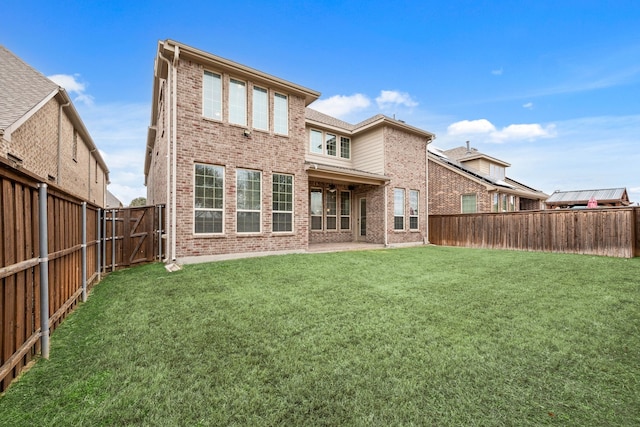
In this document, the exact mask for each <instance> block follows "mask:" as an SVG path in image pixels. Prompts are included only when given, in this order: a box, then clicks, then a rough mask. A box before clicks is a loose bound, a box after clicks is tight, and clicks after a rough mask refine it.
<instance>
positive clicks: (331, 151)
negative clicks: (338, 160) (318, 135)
mask: <svg viewBox="0 0 640 427" xmlns="http://www.w3.org/2000/svg"><path fill="white" fill-rule="evenodd" d="M324 141H325V146H326V147H327V154H328V155H330V156H335V155H336V151H337V150H336V144H337V142H336V136H335V135H332V134H330V133H325V134H324Z"/></svg>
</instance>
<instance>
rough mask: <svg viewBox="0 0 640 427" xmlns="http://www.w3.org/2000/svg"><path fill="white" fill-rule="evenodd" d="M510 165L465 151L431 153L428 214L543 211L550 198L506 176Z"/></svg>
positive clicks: (433, 150) (469, 149) (460, 148)
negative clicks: (546, 201) (545, 202)
mask: <svg viewBox="0 0 640 427" xmlns="http://www.w3.org/2000/svg"><path fill="white" fill-rule="evenodd" d="M509 166H511V165H510V164H509V163H507V162H505V161H502V160H499V159H496V158H495V157H491V156H489V155H487V154H484V153H481V152H479V151H478V150H477V149H476V148H473V147H471V146H470V144H469V142H467V144H466V147H456V148H452V149H450V150H446V151H442V150H438V149H436V148H431V147H430V151H429V214H430V215H447V214H459V213H476V212H478V213H487V212H514V211H521V210H537V209H544V201H545V200H546V199H547V197H548V195H547V194H545V193H543V192H542V191H538V190H536V189H534V188H531V187H529V186H526V185H524V184H522V183H520V182H518V181H515V180H513V179H511V178H509V177H507V176H506V169H507V168H508V167H509Z"/></svg>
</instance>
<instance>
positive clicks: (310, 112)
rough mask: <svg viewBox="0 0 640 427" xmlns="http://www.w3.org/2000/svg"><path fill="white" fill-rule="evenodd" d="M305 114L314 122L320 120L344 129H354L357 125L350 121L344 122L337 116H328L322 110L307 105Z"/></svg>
mask: <svg viewBox="0 0 640 427" xmlns="http://www.w3.org/2000/svg"><path fill="white" fill-rule="evenodd" d="M304 116H305V118H306V119H307V120H313V121H314V122H320V123H323V124H325V125H329V126H334V127H338V128H341V129H344V130H348V131H352V130H353V129H354V128H355V126H353V125H352V124H350V123H347V122H344V121H342V120H340V119H336V118H335V117H331V116H328V115H326V114H324V113H321V112H320V111H316V110H314V109H313V108H309V107H307V108H306V109H305V112H304Z"/></svg>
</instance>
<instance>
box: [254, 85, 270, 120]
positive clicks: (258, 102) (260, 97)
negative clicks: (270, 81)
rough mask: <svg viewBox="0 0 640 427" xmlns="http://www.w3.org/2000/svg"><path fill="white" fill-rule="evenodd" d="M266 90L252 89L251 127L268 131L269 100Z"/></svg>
mask: <svg viewBox="0 0 640 427" xmlns="http://www.w3.org/2000/svg"><path fill="white" fill-rule="evenodd" d="M267 95H268V93H267V90H266V89H262V88H260V87H255V86H254V88H253V127H254V128H255V129H262V130H269V98H268V96H267Z"/></svg>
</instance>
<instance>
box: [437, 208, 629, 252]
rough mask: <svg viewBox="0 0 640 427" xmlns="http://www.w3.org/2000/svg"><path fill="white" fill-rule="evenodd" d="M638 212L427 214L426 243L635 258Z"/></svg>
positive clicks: (578, 211) (602, 210)
mask: <svg viewBox="0 0 640 427" xmlns="http://www.w3.org/2000/svg"><path fill="white" fill-rule="evenodd" d="M639 213H640V208H637V207H626V208H600V209H581V210H571V209H560V210H543V211H521V212H509V213H484V214H457V215H430V216H429V241H430V242H431V243H433V244H436V245H443V246H465V247H472V248H494V249H515V250H523V251H541V252H562V253H578V254H591V255H604V256H612V257H622V258H632V257H634V256H640V253H639V251H640V242H639V239H640V214H639Z"/></svg>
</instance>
